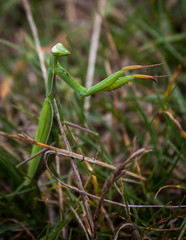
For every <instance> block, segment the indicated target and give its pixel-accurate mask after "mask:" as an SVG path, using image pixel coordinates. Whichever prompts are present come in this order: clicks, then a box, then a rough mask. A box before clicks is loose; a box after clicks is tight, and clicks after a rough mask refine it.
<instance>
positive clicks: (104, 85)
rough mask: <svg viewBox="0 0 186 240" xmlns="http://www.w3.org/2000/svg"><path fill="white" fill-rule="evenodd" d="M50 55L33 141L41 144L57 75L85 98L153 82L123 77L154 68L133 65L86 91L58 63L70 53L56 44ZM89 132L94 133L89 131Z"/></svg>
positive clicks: (34, 163)
mask: <svg viewBox="0 0 186 240" xmlns="http://www.w3.org/2000/svg"><path fill="white" fill-rule="evenodd" d="M51 53H52V55H51V57H50V62H49V69H48V81H47V88H46V98H45V101H44V104H43V107H42V110H41V115H40V120H39V123H38V128H37V132H36V137H35V141H39V142H42V143H46V142H47V140H48V137H49V135H50V131H51V127H52V123H53V112H54V106H53V99H54V98H56V83H55V82H56V75H58V76H59V77H60V78H61V79H62V80H63V81H64V82H66V84H68V85H69V86H70V87H71V88H72V89H73V90H74V91H76V92H77V93H79V94H80V95H81V96H83V97H87V96H90V95H93V94H96V93H98V92H102V91H111V90H114V89H116V88H118V87H120V86H122V85H124V84H125V83H128V82H131V81H133V80H134V79H135V78H144V79H151V80H154V81H155V79H154V78H153V77H152V76H148V75H140V74H134V75H131V76H124V73H125V71H126V70H133V69H141V68H147V67H152V66H154V65H150V66H141V65H134V66H128V67H125V68H122V69H121V70H120V71H118V72H115V73H113V74H112V75H110V76H108V77H107V78H105V79H104V80H102V81H101V82H99V83H97V84H96V85H94V86H93V87H91V88H90V89H87V88H85V87H83V86H82V85H81V84H79V83H78V82H77V81H76V80H75V79H74V78H73V77H72V76H71V75H70V74H69V73H68V72H67V71H66V70H65V69H64V68H63V67H62V66H61V65H60V64H59V62H58V58H59V57H61V56H66V55H69V54H70V52H69V51H68V50H67V49H66V48H65V47H64V46H63V45H62V44H61V43H58V44H56V45H55V46H54V47H53V48H52V50H51ZM56 101H57V105H58V110H59V115H60V119H61V121H62V122H63V123H64V124H67V122H66V121H65V119H64V116H63V113H62V107H61V105H60V103H59V100H58V99H57V98H56ZM72 125H73V124H72ZM83 130H84V129H83ZM89 132H91V133H94V132H92V131H90V130H89ZM40 150H41V147H38V146H36V145H34V146H33V149H32V156H33V155H35V154H36V153H37V152H39V151H40ZM39 160H40V157H39V156H37V157H35V158H34V159H32V160H31V162H30V165H29V169H28V178H27V179H26V181H25V184H28V183H30V179H32V178H33V177H34V175H35V172H36V170H37V167H38V164H39Z"/></svg>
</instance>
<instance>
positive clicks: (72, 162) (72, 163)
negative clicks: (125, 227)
mask: <svg viewBox="0 0 186 240" xmlns="http://www.w3.org/2000/svg"><path fill="white" fill-rule="evenodd" d="M53 102H54V108H55V112H56V116H57V121H58V125H59V128H60V132H61V135H62V137H63V140H64V142H65V145H66V148H67V150H68V151H71V147H70V144H69V142H68V139H67V137H66V134H65V131H64V129H63V126H62V124H61V120H60V116H59V111H58V107H57V103H56V100H55V99H53ZM70 162H71V166H72V168H73V171H74V175H75V178H76V182H77V185H78V188H79V189H80V190H81V191H82V194H81V196H82V199H83V205H84V208H85V212H86V214H87V218H88V222H89V224H90V227H91V230H93V229H94V223H93V218H92V214H91V211H90V208H89V205H88V202H87V198H86V195H85V194H83V192H84V188H83V183H82V181H81V177H80V174H79V171H78V168H77V164H76V162H75V161H74V159H73V158H70Z"/></svg>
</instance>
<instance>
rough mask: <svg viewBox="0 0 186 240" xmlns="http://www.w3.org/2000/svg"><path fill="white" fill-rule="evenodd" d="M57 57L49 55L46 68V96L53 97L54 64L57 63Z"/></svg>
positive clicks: (54, 89) (54, 87) (54, 88)
mask: <svg viewBox="0 0 186 240" xmlns="http://www.w3.org/2000/svg"><path fill="white" fill-rule="evenodd" d="M57 61H58V57H57V56H53V55H51V56H50V60H49V68H48V79H47V87H46V97H53V95H54V94H55V91H56V86H55V79H56V76H55V71H54V69H55V66H56V64H57Z"/></svg>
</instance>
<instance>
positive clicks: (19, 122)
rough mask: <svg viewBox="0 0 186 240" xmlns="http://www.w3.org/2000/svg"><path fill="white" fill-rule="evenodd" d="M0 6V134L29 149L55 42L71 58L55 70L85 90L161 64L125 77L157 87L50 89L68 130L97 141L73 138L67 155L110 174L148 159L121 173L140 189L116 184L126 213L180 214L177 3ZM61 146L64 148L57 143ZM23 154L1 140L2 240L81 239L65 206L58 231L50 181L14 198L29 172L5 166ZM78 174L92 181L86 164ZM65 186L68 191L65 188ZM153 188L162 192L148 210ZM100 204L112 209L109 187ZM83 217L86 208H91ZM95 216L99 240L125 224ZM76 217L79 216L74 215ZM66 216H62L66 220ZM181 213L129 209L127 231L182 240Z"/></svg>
mask: <svg viewBox="0 0 186 240" xmlns="http://www.w3.org/2000/svg"><path fill="white" fill-rule="evenodd" d="M0 2H1V8H0V53H1V55H0V130H1V131H4V132H6V133H14V134H17V133H18V132H24V133H26V134H28V135H29V136H30V137H32V138H34V136H35V131H36V127H37V122H38V118H39V114H40V111H41V107H42V104H43V101H44V98H45V86H46V71H47V68H48V62H49V56H50V50H51V48H52V46H54V45H55V44H56V43H58V42H61V43H63V44H64V46H65V47H66V48H67V49H68V50H70V52H71V55H69V56H68V57H65V58H64V59H63V58H62V59H61V60H60V63H61V65H62V66H63V67H64V68H65V69H67V70H68V72H69V73H70V74H71V75H72V76H73V77H74V78H75V79H76V80H77V81H78V82H79V83H81V84H82V85H83V86H87V87H90V86H91V85H94V84H96V83H97V82H99V81H101V80H102V79H104V78H105V77H106V76H109V75H110V74H111V73H113V72H115V71H118V70H120V69H121V68H122V67H125V66H128V65H136V64H140V65H151V64H156V63H163V65H160V66H155V67H152V68H148V69H144V70H143V71H142V70H138V71H137V70H136V71H133V72H135V73H143V74H148V75H152V76H162V75H167V76H166V77H162V78H157V82H158V83H157V84H155V83H154V82H151V81H150V80H148V79H136V80H134V82H132V83H129V84H126V85H125V86H122V87H120V88H119V89H117V90H114V91H112V92H104V93H101V94H96V95H93V96H92V97H91V98H88V99H83V98H82V97H81V96H79V95H78V94H76V93H75V92H74V91H73V90H72V89H71V88H70V87H69V86H67V85H66V84H65V83H63V81H62V80H59V79H58V82H57V95H58V96H59V97H60V100H61V103H62V107H63V111H64V116H65V118H66V120H67V121H70V122H72V123H75V124H78V125H80V126H82V127H88V128H90V129H92V130H94V131H96V132H97V133H99V136H100V138H99V140H98V139H97V138H95V136H92V135H91V134H87V133H85V132H80V131H79V130H72V132H73V134H74V136H75V139H76V142H77V143H76V145H75V144H74V145H73V142H72V149H73V151H77V148H80V149H81V151H82V152H83V153H84V154H85V155H86V156H90V157H95V158H97V159H99V160H100V161H105V162H107V163H109V164H113V165H116V166H118V165H119V164H120V163H122V162H123V161H124V160H126V159H127V157H128V156H129V155H130V154H132V153H133V152H134V151H136V150H138V149H139V148H140V147H146V148H148V149H152V152H151V153H148V154H146V155H145V156H143V158H142V159H141V160H140V161H139V159H135V161H134V162H133V164H132V165H131V166H130V169H129V170H130V171H131V172H133V173H135V174H138V175H139V176H141V178H140V177H139V178H138V179H136V178H134V177H131V176H126V178H128V180H126V181H125V182H124V189H125V200H126V201H128V204H137V205H139V204H142V205H143V204H149V205H151V204H162V205H167V204H171V205H184V203H185V195H184V194H185V189H186V186H185V180H186V178H185V147H186V145H185V139H186V132H185V130H186V124H185V120H186V100H185V91H186V62H185V57H186V48H185V43H186V14H185V13H186V2H185V1H184V0H167V1H164V0H151V1H149V0H144V1H140V0H131V1H121V0H99V1H94V0H89V1H86V0H79V1H77V0H69V1H67V0H54V1H49V0H45V1H42V0H41V1H37V0H33V1H29V2H27V1H20V0H6V1H2V0H1V1H0ZM28 3H29V4H28ZM29 7H30V8H29ZM40 47H41V48H40ZM38 49H39V50H38ZM42 54H43V55H42ZM42 56H43V59H42ZM130 73H131V72H126V74H130ZM60 147H62V148H65V147H64V143H63V141H61V143H60ZM31 148H32V146H30V145H28V144H23V143H21V142H18V141H15V140H13V139H9V140H8V139H5V138H4V137H1V136H0V169H1V171H0V179H1V181H0V188H1V198H0V204H1V207H2V209H1V210H2V211H1V213H0V221H1V223H2V224H1V227H0V235H2V238H1V239H28V237H29V236H30V239H31V238H32V239H45V238H46V239H57V238H56V237H58V239H63V238H62V236H61V238H60V235H58V236H56V235H55V234H54V232H53V230H56V229H57V230H59V232H61V230H62V229H63V228H64V227H67V226H68V231H67V232H68V234H67V233H66V234H67V235H68V236H71V238H70V237H69V239H85V238H83V236H84V234H83V231H81V230H80V229H77V226H79V225H78V223H77V222H76V220H74V219H73V217H72V215H73V214H72V212H71V210H70V207H69V206H68V204H67V203H64V204H66V205H65V208H66V217H65V219H68V220H69V221H66V222H65V223H64V224H61V218H60V217H59V215H60V213H59V209H58V204H57V203H56V202H58V195H57V190H56V189H55V188H54V189H53V190H52V189H50V188H52V186H54V185H56V182H54V180H52V178H51V176H49V174H48V175H47V174H46V176H45V178H44V180H43V181H44V182H42V184H44V189H41V188H39V189H38V188H37V187H36V186H35V185H34V186H32V187H30V188H28V189H25V190H24V191H23V192H19V190H18V187H19V185H20V184H21V183H22V182H23V179H24V176H25V174H26V170H27V166H26V165H25V166H23V167H22V168H19V169H17V168H15V165H16V164H18V163H19V162H21V161H23V160H24V159H26V158H28V157H29V154H30V152H31ZM78 164H79V165H78V166H79V167H80V168H81V169H82V170H81V174H82V175H83V180H84V182H85V181H86V180H87V179H88V178H89V177H90V176H91V171H88V170H87V168H86V166H85V165H84V163H78ZM89 170H90V169H89ZM61 171H62V176H64V179H63V180H64V181H67V180H68V179H69V178H72V172H71V168H70V166H69V164H68V162H66V161H65V162H64V163H63V166H62V170H61ZM94 171H95V172H94V174H95V177H96V180H95V179H91V180H89V183H88V186H87V191H89V192H90V193H92V194H95V195H100V194H101V189H102V186H103V184H104V182H105V180H106V178H107V177H108V176H109V175H110V174H111V171H110V170H107V169H106V170H105V169H103V168H100V167H99V166H95V168H94ZM142 176H143V177H144V178H145V179H146V180H144V179H143V178H142ZM52 181H53V182H52ZM131 181H133V183H131ZM71 184H72V185H73V184H74V182H73V179H71ZM120 185H121V184H118V186H119V187H121V186H120ZM162 187H163V188H164V189H162V190H161V191H160V193H159V195H158V197H157V199H155V198H154V196H155V194H156V193H157V191H158V190H160V189H161V188H162ZM45 191H48V192H50V196H49V199H50V200H51V201H54V203H50V204H51V205H52V204H53V205H52V206H53V207H52V213H53V215H54V216H53V217H52V216H51V214H50V213H51V212H50V211H51V210H50V208H49V207H48V205H49V203H47V200H46V198H45ZM71 194H72V195H73V197H72V196H71V195H70V194H69V195H68V194H67V196H66V199H65V200H64V202H65V201H67V202H68V201H69V199H70V201H71V205H73V204H76V201H77V198H78V195H77V196H76V197H75V196H74V195H75V194H74V193H71ZM47 196H48V195H47ZM109 199H111V200H115V201H122V200H121V197H120V196H118V192H117V190H116V188H114V187H113V188H112V189H111V191H110V192H109ZM49 202H50V201H49ZM91 207H92V209H94V207H95V203H94V202H93V201H92V203H91ZM105 207H106V211H107V214H108V215H109V219H110V221H108V218H107V217H106V216H107V215H106V214H105V213H104V211H103V212H102V219H101V222H100V225H99V228H100V232H99V234H98V239H113V236H114V234H115V233H116V231H117V229H118V228H119V226H120V225H121V223H122V222H123V223H124V222H127V221H128V220H126V219H127V214H126V213H125V211H124V209H122V211H121V208H120V207H118V206H112V205H111V206H110V205H106V206H105ZM82 212H83V210H82V209H81V207H80V208H79V209H78V213H79V214H80V215H81V214H82ZM68 214H69V215H70V214H71V215H70V216H71V217H69V218H68V217H67V215H68ZM184 214H185V212H184V210H182V209H181V208H180V209H173V210H170V209H165V208H160V209H159V208H158V209H147V208H142V209H138V210H133V209H132V210H131V221H132V222H133V223H134V224H135V226H136V227H137V229H138V231H139V234H140V235H141V237H142V238H143V239H163V237H165V239H183V238H182V237H184V229H185V224H186V222H185V220H184ZM118 215H119V216H118ZM81 217H82V216H81ZM82 218H83V217H82ZM72 219H73V220H72ZM110 222H112V224H111V223H110ZM23 226H24V227H23ZM112 226H113V227H112ZM25 228H26V229H27V230H28V231H26V230H25ZM160 229H161V230H160ZM166 229H169V230H166ZM30 234H31V235H30ZM47 234H49V236H50V238H47V237H46V236H48V235H47ZM52 234H53V235H52ZM130 234H131V233H130V231H128V232H126V231H124V230H122V231H121V233H120V236H121V239H130ZM38 236H40V237H38ZM44 237H45V238H44ZM74 237H75V238H74ZM118 239H120V238H118Z"/></svg>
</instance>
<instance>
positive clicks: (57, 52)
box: [51, 43, 70, 57]
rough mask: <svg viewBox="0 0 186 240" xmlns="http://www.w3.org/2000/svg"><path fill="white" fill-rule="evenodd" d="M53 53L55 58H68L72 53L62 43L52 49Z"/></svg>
mask: <svg viewBox="0 0 186 240" xmlns="http://www.w3.org/2000/svg"><path fill="white" fill-rule="evenodd" d="M51 53H52V55H54V56H59V57H60V56H66V55H69V54H70V52H69V51H68V50H67V49H66V48H65V47H64V46H63V44H62V43H57V44H56V45H55V46H54V47H53V48H52V49H51Z"/></svg>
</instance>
